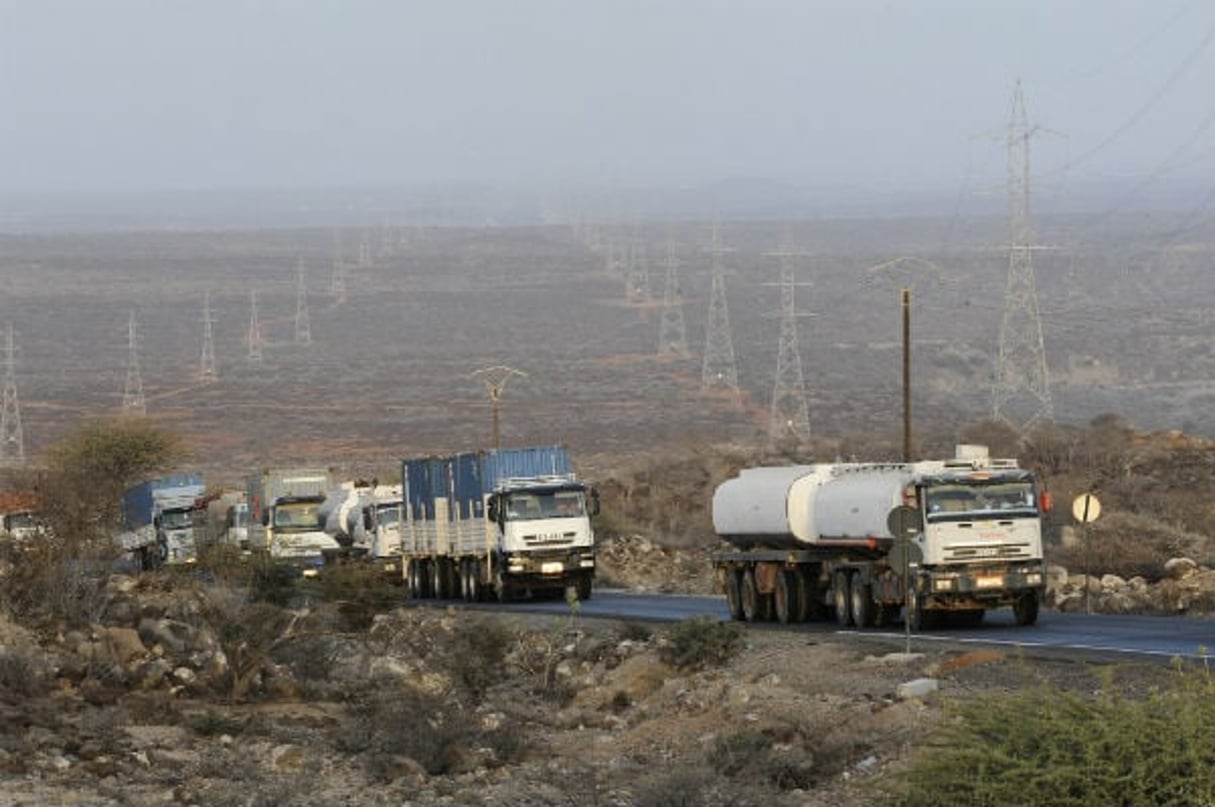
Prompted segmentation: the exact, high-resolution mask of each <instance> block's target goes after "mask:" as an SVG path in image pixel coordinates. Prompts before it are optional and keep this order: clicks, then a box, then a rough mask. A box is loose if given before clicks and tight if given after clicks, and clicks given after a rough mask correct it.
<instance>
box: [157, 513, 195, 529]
mask: <svg viewBox="0 0 1215 807" xmlns="http://www.w3.org/2000/svg"><path fill="white" fill-rule="evenodd" d="M160 523H161V524H163V525H164V528H165V529H166V530H184V529H185V528H186V527H189V526H191V525H192V524H193V523H194V519H193V517H192V516H191V513H190V511H189V510H166V511H164V512H163V513H161V514H160Z"/></svg>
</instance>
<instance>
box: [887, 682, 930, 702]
mask: <svg viewBox="0 0 1215 807" xmlns="http://www.w3.org/2000/svg"><path fill="white" fill-rule="evenodd" d="M939 688H940V684H939V682H938V681H937V679H935V678H916V679H914V680H911V681H905V682H904V683H902V684H899V686H898V689H897V690H895V697H896V698H898V699H899V700H901V701H905V700H910V699H912V698H924V697H926V696H928V695H931V694H932V693H933V692H936V691H937V690H938V689H939Z"/></svg>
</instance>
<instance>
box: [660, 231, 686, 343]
mask: <svg viewBox="0 0 1215 807" xmlns="http://www.w3.org/2000/svg"><path fill="white" fill-rule="evenodd" d="M663 266H664V267H665V268H666V282H665V283H664V284H663V290H662V319H661V320H660V321H659V325H658V355H660V356H661V355H664V354H672V353H673V354H675V355H676V356H679V357H680V358H682V359H686V358H687V357H688V336H687V331H686V330H685V328H684V324H683V291H682V289H680V287H679V260H678V259H677V258H676V257H675V242H674V241H667V257H666V260H665V261H663Z"/></svg>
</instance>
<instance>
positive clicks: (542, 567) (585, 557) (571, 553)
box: [502, 547, 595, 584]
mask: <svg viewBox="0 0 1215 807" xmlns="http://www.w3.org/2000/svg"><path fill="white" fill-rule="evenodd" d="M502 561H503V570H504V571H505V572H506V574H507V575H508V576H509V577H510V578H511V579H512V580H520V579H522V580H523V581H524V582H529V583H548V584H556V583H561V582H563V581H565V580H568V579H570V578H571V577H576V576H581V575H583V574H594V572H595V552H594V550H593V549H591V548H590V547H576V548H574V549H568V550H558V551H553V550H548V551H545V552H528V553H526V554H524V553H519V552H516V553H507V554H506V555H505V556H504V557H503V558H502Z"/></svg>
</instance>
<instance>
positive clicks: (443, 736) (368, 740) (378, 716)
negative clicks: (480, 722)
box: [338, 682, 478, 781]
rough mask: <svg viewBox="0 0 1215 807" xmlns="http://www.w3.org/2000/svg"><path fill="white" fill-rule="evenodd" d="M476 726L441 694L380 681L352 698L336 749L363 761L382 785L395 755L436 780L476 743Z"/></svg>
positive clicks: (472, 720) (461, 709) (394, 765)
mask: <svg viewBox="0 0 1215 807" xmlns="http://www.w3.org/2000/svg"><path fill="white" fill-rule="evenodd" d="M475 724H476V721H475V720H474V719H473V718H472V716H471V715H470V714H468V713H467V712H466V711H465V710H464V709H463V708H461V707H460V705H459V703H458V702H456V701H454V700H451V699H449V698H447V697H446V696H445V695H443V694H440V693H431V692H424V691H422V690H420V689H416V688H414V687H410V686H405V687H401V686H399V685H394V684H390V683H388V682H381V685H380V686H378V687H376V686H372V687H369V689H368V690H367V691H365V692H363V693H360V695H359V696H358V697H357V698H356V699H355V702H354V704H353V705H352V708H351V710H350V712H349V716H348V717H347V719H346V721H345V725H344V726H343V727H342V732H341V734H340V735H339V738H338V746H339V748H340V750H342V751H343V752H345V753H350V754H358V755H359V756H360V757H362V759H363V761H364V764H365V765H366V767H367V771H368V773H370V774H371V775H372V776H374V777H376V778H377V779H379V780H381V781H388V780H389V779H391V772H392V771H393V770H394V769H395V768H396V764H395V760H394V758H396V757H408V758H410V759H412V760H413V761H414V762H417V763H418V764H419V765H421V766H422V767H423V768H424V769H425V770H426V772H427V773H429V774H431V775H432V776H438V775H441V774H443V773H447V772H448V771H449V770H450V769H451V767H452V765H453V763H454V762H455V760H456V758H457V755H458V754H459V753H461V752H462V751H463V750H464V749H467V748H471V747H474V746H475V745H476V743H477V740H478V738H477V732H476V730H475V728H474V727H475Z"/></svg>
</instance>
